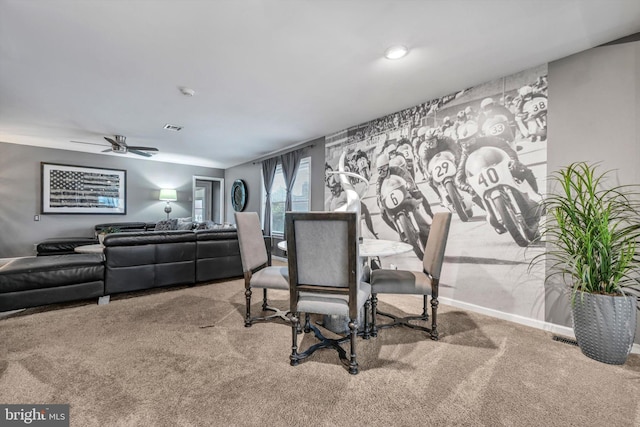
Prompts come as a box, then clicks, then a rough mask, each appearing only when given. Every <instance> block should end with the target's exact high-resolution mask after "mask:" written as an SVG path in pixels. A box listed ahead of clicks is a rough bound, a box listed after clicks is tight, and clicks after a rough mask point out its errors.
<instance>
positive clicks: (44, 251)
mask: <svg viewBox="0 0 640 427" xmlns="http://www.w3.org/2000/svg"><path fill="white" fill-rule="evenodd" d="M96 243H98V240H97V239H96V238H95V237H58V238H52V239H47V240H43V241H42V242H40V243H38V244H37V245H36V253H37V254H38V255H40V256H51V255H64V254H73V253H75V252H74V249H75V248H76V247H78V246H84V245H94V244H96Z"/></svg>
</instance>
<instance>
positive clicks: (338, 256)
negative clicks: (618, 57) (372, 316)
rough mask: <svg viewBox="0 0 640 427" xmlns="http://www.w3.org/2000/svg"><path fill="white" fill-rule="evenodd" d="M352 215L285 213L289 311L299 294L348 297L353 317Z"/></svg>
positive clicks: (354, 234) (354, 238)
mask: <svg viewBox="0 0 640 427" xmlns="http://www.w3.org/2000/svg"><path fill="white" fill-rule="evenodd" d="M357 220H358V217H357V214H356V213H355V212H287V213H286V227H287V258H288V262H289V285H290V286H289V287H290V297H291V311H292V312H297V311H298V310H297V301H298V298H299V293H300V292H305V293H307V292H309V293H313V294H338V295H345V296H348V303H349V312H350V316H352V318H356V317H357V312H358V309H357V292H358V280H357V277H358V270H359V268H358V265H359V263H358V238H357Z"/></svg>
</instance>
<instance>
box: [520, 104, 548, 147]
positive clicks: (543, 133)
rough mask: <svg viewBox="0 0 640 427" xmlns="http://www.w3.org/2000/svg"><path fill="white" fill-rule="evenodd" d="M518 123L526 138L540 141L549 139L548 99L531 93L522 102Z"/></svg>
mask: <svg viewBox="0 0 640 427" xmlns="http://www.w3.org/2000/svg"><path fill="white" fill-rule="evenodd" d="M516 122H517V123H518V127H519V128H520V131H521V132H522V135H524V136H525V137H528V138H530V139H531V140H540V141H543V140H545V139H547V97H546V96H545V95H543V94H540V93H535V94H532V93H529V94H528V96H527V97H526V98H525V99H524V100H523V101H522V105H521V106H520V114H518V115H516Z"/></svg>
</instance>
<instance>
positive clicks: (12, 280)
mask: <svg viewBox="0 0 640 427" xmlns="http://www.w3.org/2000/svg"><path fill="white" fill-rule="evenodd" d="M62 249H64V248H62ZM87 271H91V274H87ZM240 276H242V261H241V259H240V248H239V246H238V236H237V233H236V231H235V230H229V229H214V230H194V231H150V232H123V233H114V234H109V235H107V236H106V238H105V239H104V254H103V255H95V256H93V255H82V254H75V253H74V254H62V255H49V256H37V257H25V258H16V259H12V260H4V261H3V260H0V311H7V310H15V309H19V308H28V307H35V306H39V305H44V304H50V303H58V302H63V301H72V300H78V299H86V298H93V297H102V296H107V295H112V294H117V293H122V292H130V291H136V290H142V289H150V288H158V287H165V286H173V285H185V284H186V285H191V284H196V283H204V282H210V281H213V280H218V279H226V278H232V277H240ZM36 296H37V297H36Z"/></svg>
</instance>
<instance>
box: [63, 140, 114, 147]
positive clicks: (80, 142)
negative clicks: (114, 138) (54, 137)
mask: <svg viewBox="0 0 640 427" xmlns="http://www.w3.org/2000/svg"><path fill="white" fill-rule="evenodd" d="M69 142H75V143H76V144H88V145H97V146H98V147H106V145H104V144H98V143H95V142H85V141H73V140H71V141H69Z"/></svg>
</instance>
